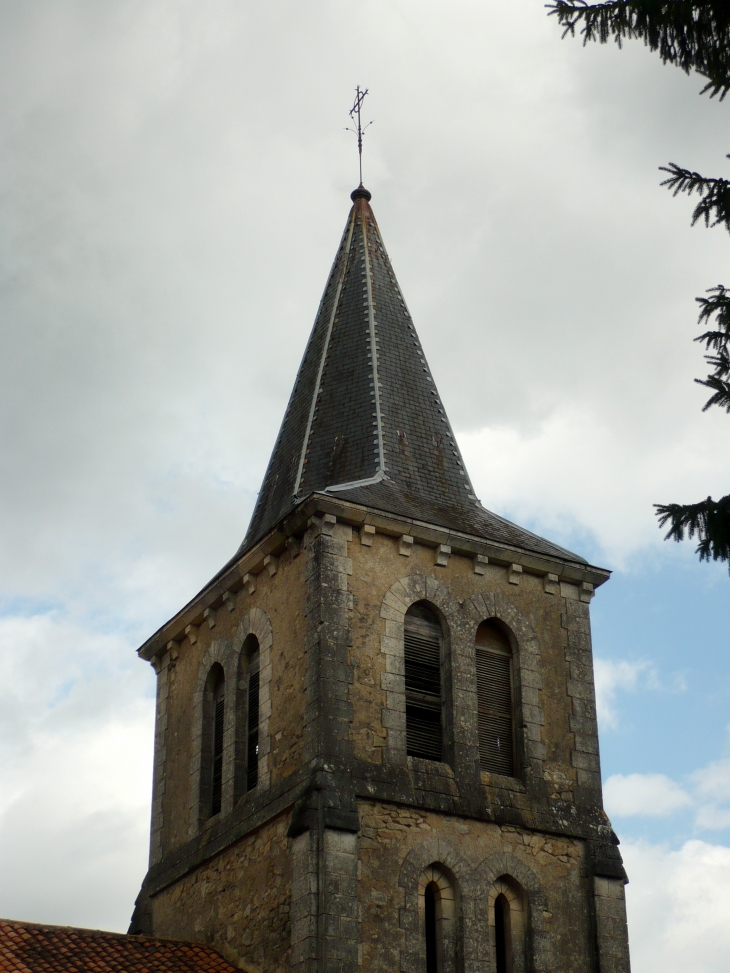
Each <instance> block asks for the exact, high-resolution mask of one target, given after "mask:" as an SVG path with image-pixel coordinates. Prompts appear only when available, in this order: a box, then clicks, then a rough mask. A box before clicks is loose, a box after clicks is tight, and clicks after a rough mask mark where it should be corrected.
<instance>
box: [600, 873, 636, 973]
mask: <svg viewBox="0 0 730 973" xmlns="http://www.w3.org/2000/svg"><path fill="white" fill-rule="evenodd" d="M593 882H594V892H595V906H596V939H597V945H598V973H630V971H631V963H630V961H629V935H628V927H627V924H626V897H625V894H624V881H623V879H617V878H602V877H600V876H598V875H597V876H596V877H595V878H594V879H593Z"/></svg>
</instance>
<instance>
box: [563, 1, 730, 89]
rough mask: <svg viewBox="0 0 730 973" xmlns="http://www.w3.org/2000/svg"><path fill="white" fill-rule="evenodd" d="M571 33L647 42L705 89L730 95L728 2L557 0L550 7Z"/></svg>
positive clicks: (585, 39) (601, 40)
mask: <svg viewBox="0 0 730 973" xmlns="http://www.w3.org/2000/svg"><path fill="white" fill-rule="evenodd" d="M548 9H549V10H550V14H551V15H555V16H556V17H557V18H558V20H559V21H560V23H561V24H562V26H563V27H565V31H564V33H563V36H565V34H568V33H570V34H573V35H574V34H575V29H576V27H580V33H581V34H582V35H583V43H584V44H587V43H588V41H598V42H599V43H601V44H605V43H606V42H607V41H608V40H610V38H611V37H613V39H614V40H615V41H616V43H617V44H618V45H619V47H620V46H621V44H622V42H623V39H624V38H630V39H631V38H637V39H639V40H643V41H644V43H645V44H646V45H647V47H648V48H649V49H650V50H652V51H658V53H659V57H661V59H662V61H664V63H665V64H674V65H676V66H677V67H679V68H681V69H682V70H683V71H685V72H686V73H687V74H689V72H690V71H697V73H698V74H701V75H702V76H703V77H705V78H707V84H706V85H705V87H704V88H703V89H702V90H703V92H704V91H709V92H710V96H711V97H714V96H715V95H717V94H719V95H720V99H722V98H724V97H725V95H726V94H727V93H728V91H730V3H728V0H609V2H607V3H591V4H588V3H584V2H583V0H556V2H555V3H553V4H549V5H548Z"/></svg>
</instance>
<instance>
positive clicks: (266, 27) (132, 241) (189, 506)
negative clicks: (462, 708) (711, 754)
mask: <svg viewBox="0 0 730 973" xmlns="http://www.w3.org/2000/svg"><path fill="white" fill-rule="evenodd" d="M354 18H357V20H358V22H365V23H367V25H368V29H367V30H366V31H354V32H353V29H352V27H353V23H354V22H355V20H354ZM559 34H560V31H559V29H558V28H557V27H556V25H555V24H554V23H553V22H552V21H549V20H548V19H547V18H546V17H545V12H544V9H543V7H542V5H541V4H526V3H516V4H506V3H504V2H502V0H452V2H451V3H450V4H448V5H444V4H443V3H441V2H440V0H396V2H393V0H387V2H386V0H338V2H336V3H333V2H332V0H308V2H307V3H306V4H301V3H300V2H298V0H251V2H248V3H246V4H241V3H240V2H239V0H196V2H190V0H181V2H170V0H148V2H146V3H144V4H139V3H138V4H129V3H127V2H123V0H106V2H105V3H103V4H99V3H98V2H97V0H68V2H64V3H62V4H58V3H56V2H55V0H37V2H34V3H31V4H14V3H8V2H4V3H2V2H0V55H1V56H0V96H1V98H2V105H3V116H2V123H1V125H0V150H1V151H0V206H1V208H2V220H0V318H1V319H2V321H3V354H2V356H0V447H1V448H0V493H1V495H0V536H2V538H3V545H2V549H1V550H0V602H1V603H2V604H3V605H5V606H7V605H9V604H10V605H16V603H18V602H21V603H27V602H32V604H33V605H36V606H37V605H40V606H46V607H47V606H48V605H54V606H58V611H57V612H56V613H55V614H53V613H49V612H48V611H47V610H46V607H42V608H41V609H38V612H37V614H35V615H34V616H33V617H30V618H29V617H20V613H19V611H18V610H16V609H15V608H14V609H13V610H14V611H16V614H15V615H14V616H13V617H9V618H5V619H3V620H2V621H1V622H0V649H1V650H2V651H1V652H0V753H1V754H2V775H3V779H2V788H0V870H2V875H3V883H2V889H0V913H2V912H4V913H5V914H8V915H12V916H19V917H21V918H27V919H45V920H48V921H58V922H70V923H80V924H88V925H103V926H107V927H111V928H124V927H125V925H126V921H127V918H128V915H129V911H130V909H131V905H132V900H133V898H134V894H135V892H136V888H137V885H138V883H139V879H140V878H141V875H142V873H143V871H144V858H145V855H146V844H147V837H146V832H147V824H148V808H147V804H148V801H149V780H150V760H151V754H152V741H151V713H152V704H151V699H150V696H149V691H150V687H151V675H150V673H149V670H148V669H147V668H146V667H145V666H144V665H143V664H142V663H139V662H138V661H137V660H136V659H135V657H134V654H133V648H134V646H135V644H136V642H137V641H138V640H141V639H142V638H143V637H145V636H146V635H148V634H149V633H150V632H151V631H152V630H153V629H154V628H155V627H156V626H157V625H158V624H159V623H160V622H162V621H163V620H164V618H165V616H166V614H167V613H169V612H172V611H174V610H176V609H177V608H179V607H180V604H181V603H182V602H184V601H185V600H187V598H188V597H189V596H190V595H191V594H192V593H193V592H194V591H195V590H196V588H197V586H199V585H200V584H202V583H204V582H205V581H206V580H207V578H208V577H210V576H211V575H212V574H213V573H214V572H215V571H216V570H217V569H218V568H219V567H220V566H221V564H222V563H223V562H224V561H225V560H226V559H227V558H228V556H229V555H230V554H232V552H233V551H234V550H235V549H236V547H237V546H238V543H239V541H240V539H241V537H242V536H243V533H244V531H245V527H246V521H247V518H248V515H249V513H250V510H251V506H252V503H253V499H254V497H255V494H256V490H257V489H258V486H259V483H260V480H261V476H262V474H263V469H264V466H265V463H266V460H267V458H268V453H269V450H270V449H271V446H272V444H273V441H274V437H275V435H276V430H277V426H278V423H279V421H280V417H281V415H282V413H283V410H284V406H285V403H286V400H287V397H288V395H289V392H290V390H291V384H292V381H293V378H294V373H295V370H296V367H297V365H298V362H299V358H300V356H301V353H302V351H303V348H304V343H305V341H306V336H307V334H308V331H309V327H310V325H311V322H312V319H313V316H314V313H315V310H316V307H317V302H318V300H319V296H320V292H321V289H322V287H323V285H324V281H325V277H326V273H327V270H328V268H329V265H330V262H331V260H332V257H333V253H334V249H335V246H336V243H337V239H338V235H339V233H340V232H341V229H342V225H343V223H344V220H345V215H346V209H347V206H348V202H349V201H348V198H347V194H348V192H349V190H350V189H352V188H353V183H354V174H355V165H354V163H355V157H354V155H353V152H352V145H351V141H350V139H349V136H347V135H346V134H345V133H343V132H342V128H343V127H344V124H345V123H346V115H345V112H346V109H347V108H348V107H349V104H350V102H349V99H350V96H351V90H352V87H353V85H354V83H355V81H357V80H358V79H359V80H361V81H363V80H364V81H365V83H366V84H368V85H369V86H370V88H371V90H372V92H373V94H372V109H371V112H372V115H373V116H374V117H376V121H377V124H376V125H374V126H373V127H372V129H371V130H369V135H368V139H369V142H368V146H367V155H366V173H367V176H366V182H368V184H369V187H370V189H371V190H373V191H374V206H375V211H376V213H377V214H378V217H379V219H380V222H381V226H382V228H383V232H384V236H385V239H386V242H387V244H388V247H389V250H390V252H391V256H392V257H393V261H394V265H395V269H396V272H397V273H398V276H399V279H400V282H401V284H402V286H403V288H404V292H405V295H406V298H407V299H408V302H409V305H410V307H411V310H412V312H413V314H414V319H415V321H416V324H417V327H418V328H419V332H420V334H421V337H422V339H423V342H424V346H425V348H426V351H427V354H428V358H429V361H430V364H431V366H432V368H433V370H434V373H435V375H436V378H437V381H438V384H439V388H440V391H441V393H442V397H443V399H444V402H445V403H446V407H447V411H448V412H449V415H450V416H451V419H452V420H453V422H454V425H455V426H456V427H457V428H458V429H459V430H463V431H462V433H461V435H460V441H461V442H462V444H463V447H464V451H465V453H466V454H467V460H468V464H469V468H470V472H471V473H472V476H473V479H474V480H475V482H476V484H477V485H478V490H479V493H480V495H481V496H482V499H483V500H484V502H485V503H486V504H487V505H489V506H492V507H494V508H496V509H498V510H500V511H501V512H506V513H508V514H509V515H512V516H515V517H516V518H518V519H527V520H529V521H530V522H531V523H535V522H537V521H539V522H540V523H541V524H542V525H544V530H545V531H546V532H548V531H549V530H551V529H556V530H559V531H561V532H562V531H563V530H565V531H574V530H576V529H578V530H583V531H590V532H591V533H592V534H593V535H594V536H595V537H596V538H597V539H598V540H599V542H600V543H601V544H602V545H603V548H604V550H605V551H606V553H607V556H608V557H609V558H610V559H611V560H612V561H613V562H614V564H615V563H621V560H622V559H625V558H626V557H627V556H628V555H629V554H630V553H631V552H632V551H635V550H636V549H637V547H642V546H644V547H645V546H651V545H654V546H656V545H658V544H659V537H660V534H659V532H658V531H657V529H656V526H655V521H654V517H653V512H652V509H651V504H652V503H653V502H655V501H658V500H674V499H676V500H681V499H696V497H697V496H705V495H706V494H707V492H709V491H713V492H717V490H718V489H722V486H723V483H724V481H725V480H726V479H727V473H728V458H727V456H726V454H727V450H725V451H723V450H718V449H717V437H718V435H724V433H725V430H726V428H727V427H726V425H725V422H726V419H725V417H723V416H721V415H712V414H708V415H702V414H701V412H700V411H699V407H700V405H701V403H702V401H703V395H702V392H701V391H699V390H698V389H697V388H696V386H694V385H693V383H692V378H693V377H694V376H695V375H697V374H701V371H702V360H701V352H700V350H699V349H697V348H696V347H695V346H693V345H692V344H691V337H693V336H694V333H695V332H694V330H693V322H694V318H695V314H696V308H695V305H694V301H693V298H694V296H695V295H696V294H698V293H700V292H701V291H702V290H703V288H705V287H706V286H708V285H711V284H713V283H715V281H717V280H720V279H722V273H724V270H725V264H726V247H727V242H726V240H725V239H724V238H723V237H722V236H721V235H720V234H719V233H715V234H712V233H704V232H703V231H701V230H694V231H692V230H691V229H690V228H689V213H690V211H691V207H690V206H689V205H687V206H686V208H685V209H684V210H683V209H682V204H681V201H679V202H678V201H672V200H671V198H670V197H669V196H668V195H667V194H666V193H665V192H664V191H663V190H660V189H659V188H658V185H657V183H658V178H659V177H658V174H657V172H656V167H657V165H659V164H660V163H662V162H664V161H666V160H667V159H670V158H676V159H677V160H678V161H680V162H685V161H686V164H688V165H691V166H693V167H694V166H697V167H699V168H703V167H705V168H708V170H710V171H714V168H715V165H716V163H717V161H718V160H722V158H723V155H724V152H725V149H726V147H725V144H724V143H725V139H726V133H725V129H724V128H723V127H722V126H720V125H718V124H717V115H716V113H717V111H718V110H719V109H718V106H717V105H716V104H712V103H710V102H708V101H707V99H704V100H703V99H698V98H697V95H696V91H697V88H698V87H699V85H698V84H697V83H696V82H694V81H688V80H687V79H686V78H685V77H684V76H683V75H682V74H681V73H680V72H676V71H675V72H672V71H670V70H669V69H666V68H663V67H662V66H661V64H660V63H659V61H658V59H656V58H655V57H654V56H652V55H649V54H648V53H647V52H645V51H644V50H643V49H642V48H641V46H640V45H638V46H637V45H627V46H626V49H625V50H624V51H622V52H618V51H616V50H614V49H613V45H611V46H610V47H609V48H593V49H590V50H584V49H583V48H581V46H580V45H579V44H577V43H575V44H571V43H569V42H565V43H561V41H560V39H559ZM688 145H691V147H692V154H691V158H689V157H688V156H687V146H688ZM685 202H686V201H685ZM89 618H92V619H96V620H97V621H96V622H95V623H94V624H93V625H92V624H90V623H88V621H86V620H87V619H89ZM74 619H76V620H75V621H74ZM120 633H121V634H120ZM596 674H597V689H598V702H599V710H600V714H601V721H602V727H606V726H609V727H611V726H613V727H615V726H617V725H618V724H619V715H618V695H619V693H620V692H622V691H631V690H632V689H636V688H637V686H638V685H639V683H640V679H641V678H642V674H645V675H646V678H647V679H650V678H651V676H652V673H651V670H650V669H647V668H646V667H645V664H644V663H630V662H617V663H608V662H601V661H600V660H599V661H598V662H597V666H596ZM701 786H707V787H710V786H711V785H710V784H709V783H707V784H706V785H705V784H702V785H701ZM712 786H714V785H712ZM712 793H713V794H714V793H716V792H715V791H713V792H712ZM717 793H719V792H717ZM708 794H709V792H708ZM707 801H708V804H707V806H708V807H709V806H710V805H711V804H712V802H713V801H714V805H713V806H716V807H717V808H718V809H720V810H719V811H718V813H724V812H722V808H723V803H722V801H721V800H720V798H716V797H712V796H711V795H710V796H708V798H707ZM637 887H640V886H637ZM677 908H679V906H678V907H677ZM692 935H693V933H692V931H691V930H690V939H691V936H692Z"/></svg>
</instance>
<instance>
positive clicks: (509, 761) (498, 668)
mask: <svg viewBox="0 0 730 973" xmlns="http://www.w3.org/2000/svg"><path fill="white" fill-rule="evenodd" d="M476 667H477V697H478V708H479V760H480V763H481V767H482V770H486V771H490V772H491V773H495V774H504V775H505V776H507V777H511V776H513V775H514V772H515V759H514V726H513V723H514V719H513V707H512V660H511V658H510V657H509V655H506V654H502V653H499V654H498V653H493V652H485V651H483V650H481V649H479V648H477V651H476Z"/></svg>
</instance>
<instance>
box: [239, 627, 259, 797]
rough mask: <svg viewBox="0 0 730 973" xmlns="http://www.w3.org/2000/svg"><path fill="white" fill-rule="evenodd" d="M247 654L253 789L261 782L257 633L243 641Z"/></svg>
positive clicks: (249, 763) (249, 786) (248, 780)
mask: <svg viewBox="0 0 730 973" xmlns="http://www.w3.org/2000/svg"><path fill="white" fill-rule="evenodd" d="M243 649H244V652H245V654H246V672H247V676H246V683H247V685H246V790H247V791H252V790H254V788H256V787H257V786H258V782H259V685H260V653H259V642H258V639H257V638H256V636H255V635H249V636H248V638H247V639H246V641H245V642H244V643H243Z"/></svg>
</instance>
